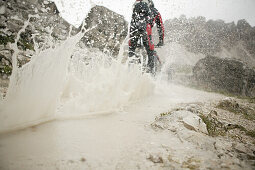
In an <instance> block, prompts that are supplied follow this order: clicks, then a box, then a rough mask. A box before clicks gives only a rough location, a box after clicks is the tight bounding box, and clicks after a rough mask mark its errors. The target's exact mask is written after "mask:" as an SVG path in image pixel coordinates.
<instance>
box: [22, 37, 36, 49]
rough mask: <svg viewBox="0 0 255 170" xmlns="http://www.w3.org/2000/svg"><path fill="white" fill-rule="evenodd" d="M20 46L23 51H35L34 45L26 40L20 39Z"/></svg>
mask: <svg viewBox="0 0 255 170" xmlns="http://www.w3.org/2000/svg"><path fill="white" fill-rule="evenodd" d="M18 46H19V47H21V48H22V50H24V51H25V50H27V49H28V50H33V51H34V50H35V49H34V44H33V43H31V42H29V41H27V40H25V39H20V40H19V42H18Z"/></svg>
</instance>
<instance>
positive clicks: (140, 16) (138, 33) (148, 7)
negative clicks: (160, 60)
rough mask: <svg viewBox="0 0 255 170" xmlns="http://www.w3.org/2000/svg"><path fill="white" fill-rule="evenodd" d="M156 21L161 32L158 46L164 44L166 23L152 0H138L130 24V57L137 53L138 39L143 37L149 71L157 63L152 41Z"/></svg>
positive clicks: (159, 32)
mask: <svg viewBox="0 0 255 170" xmlns="http://www.w3.org/2000/svg"><path fill="white" fill-rule="evenodd" d="M155 23H156V24H157V30H158V34H159V43H158V44H157V46H163V45H164V25H163V21H162V18H161V15H160V13H159V12H158V10H157V9H156V8H155V7H154V3H153V2H152V0H136V2H135V3H134V7H133V14H132V19H131V24H130V33H129V34H130V40H129V57H132V56H134V55H135V49H136V47H137V46H138V41H139V40H140V39H141V38H142V40H143V45H144V46H145V49H146V51H147V55H148V65H147V67H148V71H149V72H151V73H152V72H153V68H154V65H155V63H154V58H155V55H156V52H155V51H154V43H153V41H152V27H153V26H154V24H155Z"/></svg>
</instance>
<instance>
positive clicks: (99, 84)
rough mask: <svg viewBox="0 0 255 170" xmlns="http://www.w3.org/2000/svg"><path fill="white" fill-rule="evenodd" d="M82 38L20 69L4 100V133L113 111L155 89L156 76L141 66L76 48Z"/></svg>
mask: <svg viewBox="0 0 255 170" xmlns="http://www.w3.org/2000/svg"><path fill="white" fill-rule="evenodd" d="M80 38H81V35H76V36H75V37H72V38H69V39H68V40H66V41H65V42H63V43H62V44H61V45H57V46H56V47H55V48H50V49H47V50H45V51H43V52H41V53H39V54H38V55H36V56H33V57H32V60H31V62H30V63H28V64H27V65H25V66H24V67H22V68H17V70H16V72H17V74H15V75H16V76H13V78H12V79H11V86H10V87H9V89H8V94H7V97H6V98H5V100H4V101H3V102H2V103H1V105H0V106H1V107H0V133H1V132H6V131H10V130H15V129H20V128H24V127H27V126H32V125H36V124H39V123H42V122H45V121H49V120H54V119H69V118H74V117H82V116H84V115H91V114H101V113H106V112H107V113H109V112H111V113H112V112H114V111H119V110H121V109H122V108H123V107H124V106H127V105H129V104H130V103H133V102H137V101H139V100H142V99H143V98H146V97H147V96H149V95H151V94H152V93H153V89H154V83H153V81H152V80H151V78H150V76H148V75H143V74H142V73H141V71H140V70H139V69H138V68H132V69H129V68H128V66H127V65H125V64H122V63H121V62H120V60H116V59H113V58H112V57H110V56H107V55H106V54H103V53H102V52H99V51H98V50H89V49H80V48H78V47H76V50H74V49H75V44H76V43H77V42H78V41H79V39H80ZM71 56H72V59H71ZM70 59H71V60H70ZM70 61H71V62H70ZM56 113H57V114H56Z"/></svg>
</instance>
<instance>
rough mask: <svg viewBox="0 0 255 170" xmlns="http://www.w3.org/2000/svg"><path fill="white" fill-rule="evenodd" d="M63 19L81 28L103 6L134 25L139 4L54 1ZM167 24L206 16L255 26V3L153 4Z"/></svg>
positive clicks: (176, 0)
mask: <svg viewBox="0 0 255 170" xmlns="http://www.w3.org/2000/svg"><path fill="white" fill-rule="evenodd" d="M53 1H55V2H56V4H57V7H58V8H59V11H60V13H61V15H62V17H63V18H65V19H66V20H67V21H68V22H70V23H71V24H73V25H75V26H79V25H80V24H81V22H82V21H83V19H84V18H85V17H86V14H87V13H88V12H89V10H90V8H91V7H92V6H93V5H103V6H105V7H107V8H109V9H111V10H113V11H115V12H117V13H119V14H121V15H124V17H125V19H126V20H128V21H130V17H131V14H132V5H133V3H134V1H135V0H53ZM153 1H154V3H155V6H156V8H157V9H158V10H159V11H160V13H161V15H162V18H163V20H166V19H170V18H174V17H179V16H180V15H181V14H185V15H186V16H187V17H193V16H205V17H206V18H207V19H223V20H225V21H226V22H231V21H235V22H236V21H237V20H239V19H246V20H247V21H248V22H249V23H250V24H251V25H252V26H255V0H153Z"/></svg>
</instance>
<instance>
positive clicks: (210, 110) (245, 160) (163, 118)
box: [148, 98, 255, 169]
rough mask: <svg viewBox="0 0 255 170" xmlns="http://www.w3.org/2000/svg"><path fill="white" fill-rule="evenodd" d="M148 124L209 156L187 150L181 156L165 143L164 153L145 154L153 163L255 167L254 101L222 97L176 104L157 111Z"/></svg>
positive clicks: (180, 166) (187, 166)
mask: <svg viewBox="0 0 255 170" xmlns="http://www.w3.org/2000/svg"><path fill="white" fill-rule="evenodd" d="M151 127H152V128H153V129H154V130H155V131H156V132H157V133H169V134H173V135H174V136H176V137H178V138H179V140H180V142H181V143H189V145H192V146H194V147H196V149H197V150H199V151H200V152H201V154H204V153H203V152H204V151H206V152H207V153H208V154H211V156H212V157H211V159H210V160H208V159H207V158H206V157H207V156H206V155H204V156H205V157H203V156H202V157H201V155H199V154H197V153H195V152H194V151H192V150H190V153H189V154H187V155H183V156H184V160H181V159H180V158H177V157H176V156H175V155H174V154H173V153H172V150H173V149H174V147H173V146H165V153H164V154H162V153H157V154H154V155H153V154H152V155H150V157H149V158H148V159H149V160H150V161H152V162H153V163H155V164H159V165H161V166H163V167H164V166H166V167H168V166H169V167H171V168H173V169H175V168H177V169H178V168H188V169H253V168H254V167H255V130H254V128H255V103H253V102H251V101H248V100H241V99H236V98H225V99H223V100H220V101H217V102H214V103H206V102H205V103H204V102H201V103H189V104H180V106H179V107H176V108H174V109H173V110H171V111H169V112H166V113H161V114H160V115H159V116H158V117H156V119H155V122H153V123H152V124H151ZM184 146H185V144H184ZM184 146H183V147H184ZM176 152H178V151H176ZM192 152H193V153H192ZM188 155H189V156H188Z"/></svg>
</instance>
